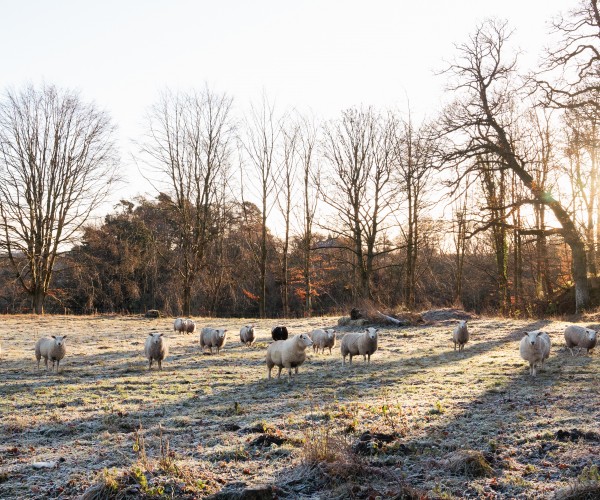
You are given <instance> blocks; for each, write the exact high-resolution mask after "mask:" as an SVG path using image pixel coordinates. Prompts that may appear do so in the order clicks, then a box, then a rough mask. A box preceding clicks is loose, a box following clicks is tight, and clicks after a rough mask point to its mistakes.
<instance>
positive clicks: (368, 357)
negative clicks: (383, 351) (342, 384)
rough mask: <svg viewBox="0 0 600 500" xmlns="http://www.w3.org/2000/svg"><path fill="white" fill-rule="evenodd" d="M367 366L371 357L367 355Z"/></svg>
mask: <svg viewBox="0 0 600 500" xmlns="http://www.w3.org/2000/svg"><path fill="white" fill-rule="evenodd" d="M367 364H368V365H370V364H371V355H370V354H367Z"/></svg>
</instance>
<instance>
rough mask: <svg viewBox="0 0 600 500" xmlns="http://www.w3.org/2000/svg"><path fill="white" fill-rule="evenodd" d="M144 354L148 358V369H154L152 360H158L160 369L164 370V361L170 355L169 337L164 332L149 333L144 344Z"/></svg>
mask: <svg viewBox="0 0 600 500" xmlns="http://www.w3.org/2000/svg"><path fill="white" fill-rule="evenodd" d="M144 354H145V355H146V357H147V358H148V370H151V369H152V362H153V361H157V362H158V369H159V370H162V362H163V360H164V359H165V358H166V357H167V356H168V355H169V346H168V344H167V339H166V338H165V337H163V334H162V333H149V334H148V338H147V339H146V344H145V345H144Z"/></svg>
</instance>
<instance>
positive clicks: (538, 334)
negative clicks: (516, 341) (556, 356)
mask: <svg viewBox="0 0 600 500" xmlns="http://www.w3.org/2000/svg"><path fill="white" fill-rule="evenodd" d="M551 345H552V343H551V342H550V337H549V336H548V334H547V333H546V332H543V331H541V330H534V331H532V332H524V334H523V338H522V339H521V344H520V346H519V352H520V353H521V357H522V358H523V359H524V360H525V361H529V371H530V373H531V375H533V376H534V377H535V374H536V367H537V366H538V365H539V366H540V367H543V366H544V361H545V360H546V359H547V358H548V356H549V355H550V347H551Z"/></svg>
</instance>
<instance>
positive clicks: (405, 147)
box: [394, 112, 434, 307]
mask: <svg viewBox="0 0 600 500" xmlns="http://www.w3.org/2000/svg"><path fill="white" fill-rule="evenodd" d="M397 128H398V129H399V130H398V137H397V141H396V142H395V147H396V152H395V160H396V161H395V162H394V164H395V165H396V168H395V172H396V175H397V177H398V183H399V189H400V190H401V191H402V192H403V194H404V196H405V204H406V207H407V218H406V222H405V224H404V225H403V226H404V227H406V230H405V231H404V234H405V240H406V265H405V269H406V274H405V280H404V287H403V298H404V304H405V305H406V306H407V307H412V306H414V304H415V292H416V285H417V279H416V278H417V259H418V255H419V246H420V243H421V241H420V232H419V230H420V221H421V217H422V215H423V211H424V210H425V209H426V208H427V207H428V206H430V205H431V201H430V200H428V199H427V194H428V191H430V190H431V187H432V186H431V182H430V180H431V175H432V172H433V158H434V142H433V135H432V134H431V133H430V129H429V127H428V126H427V125H425V124H423V125H422V126H421V127H420V128H415V126H414V125H413V123H412V118H411V115H410V112H409V114H408V119H407V120H404V121H402V122H400V123H398V124H397ZM401 227H402V226H401Z"/></svg>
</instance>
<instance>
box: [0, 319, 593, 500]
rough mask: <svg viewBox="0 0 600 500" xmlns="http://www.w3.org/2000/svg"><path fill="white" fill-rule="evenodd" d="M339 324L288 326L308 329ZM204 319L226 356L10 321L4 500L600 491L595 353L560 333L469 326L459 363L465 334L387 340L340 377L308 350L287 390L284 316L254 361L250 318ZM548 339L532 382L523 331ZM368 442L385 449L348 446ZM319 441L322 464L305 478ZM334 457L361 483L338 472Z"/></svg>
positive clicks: (0, 443) (389, 333) (333, 364)
mask: <svg viewBox="0 0 600 500" xmlns="http://www.w3.org/2000/svg"><path fill="white" fill-rule="evenodd" d="M336 320H337V318H312V319H306V320H287V321H282V322H281V323H282V324H286V325H287V326H288V328H289V329H290V332H291V333H301V332H306V331H310V330H311V329H312V328H316V327H323V326H333V325H335V324H336ZM196 321H197V324H198V330H199V329H200V328H201V327H203V326H215V327H216V326H224V327H227V328H228V329H229V337H228V342H227V344H226V346H225V348H224V350H223V351H222V352H221V354H220V355H218V356H217V355H208V354H202V353H201V352H200V350H199V345H198V335H197V334H193V335H186V334H180V333H174V332H173V331H172V323H173V320H172V319H158V320H150V319H144V318H139V317H120V316H117V317H112V316H111V317H108V316H98V317H71V316H45V317H39V318H38V317H28V316H2V317H0V342H1V344H2V359H1V361H0V395H1V403H0V498H2V499H5V498H6V499H9V498H76V497H78V496H79V495H81V494H82V493H83V492H84V491H85V490H86V489H87V488H89V487H90V485H94V484H98V485H99V486H98V489H97V490H96V493H94V490H90V491H88V498H101V497H102V495H104V497H110V496H111V495H112V496H113V497H119V495H121V496H126V495H130V496H132V497H135V496H138V497H139V496H144V495H145V496H147V497H152V496H153V495H154V496H159V495H161V494H162V495H164V496H166V497H169V498H171V497H175V498H196V497H198V496H203V495H208V494H211V493H215V492H218V491H219V490H221V489H222V488H224V487H225V488H226V489H231V488H234V487H237V488H242V487H245V486H252V485H255V484H272V485H275V486H276V492H277V495H278V496H279V497H286V496H287V497H290V498H300V497H304V498H332V497H335V496H338V497H339V498H344V497H351V496H353V497H356V498H367V497H369V496H372V497H373V498H375V497H376V496H377V495H380V496H382V497H393V496H394V495H400V494H402V493H403V492H405V493H406V492H407V491H409V490H408V489H407V488H408V487H409V486H410V487H414V488H416V491H417V493H418V492H421V493H423V492H427V495H428V496H429V497H431V498H455V497H456V498H464V497H471V498H548V497H552V495H553V494H554V492H555V491H556V490H559V489H561V488H564V487H567V486H573V485H576V484H577V482H578V481H579V482H581V481H583V480H590V479H591V480H598V479H600V474H599V473H598V467H599V466H600V429H599V428H598V427H599V425H600V396H599V392H600V385H599V382H600V362H599V357H598V354H597V353H596V354H594V355H592V356H586V355H580V356H577V357H571V355H570V354H569V353H568V351H567V350H566V349H565V348H564V342H563V339H562V330H563V329H564V326H565V324H566V323H565V322H562V321H539V322H533V321H519V320H505V319H485V318H484V319H477V320H473V321H471V322H470V323H469V325H470V330H471V335H472V336H471V341H470V342H469V344H467V346H466V348H465V350H464V352H463V353H458V352H455V351H454V350H453V346H452V343H451V341H450V336H451V330H452V328H453V325H454V324H455V323H456V322H455V321H446V322H441V323H437V324H434V325H428V326H420V327H407V328H390V327H386V328H382V329H381V330H380V348H379V350H378V351H377V353H376V354H375V355H374V356H373V357H372V363H371V365H370V366H366V365H363V364H362V360H356V358H355V364H354V365H353V366H352V367H349V366H346V367H342V364H341V357H340V353H339V347H337V346H336V348H335V349H334V354H333V355H332V356H329V355H327V354H326V355H322V354H319V355H316V354H313V353H312V351H311V352H310V354H309V355H308V358H307V361H306V363H305V364H304V365H303V366H302V367H300V374H299V376H298V378H297V380H295V382H294V383H292V384H288V383H287V382H286V381H285V380H283V379H282V380H280V381H278V380H272V381H267V380H266V367H265V363H264V356H265V350H266V347H267V345H268V342H269V341H270V333H269V332H270V327H271V326H272V325H273V324H274V322H273V321H272V320H265V321H258V322H256V323H257V334H258V343H257V344H256V346H254V347H252V348H247V347H244V346H242V345H241V344H240V342H239V334H238V332H239V328H240V326H242V325H243V324H245V323H246V321H244V320H238V319H226V320H218V319H207V318H197V319H196ZM587 325H588V326H594V325H593V324H589V323H587ZM542 327H543V328H544V329H545V330H546V331H548V333H550V336H551V338H552V341H553V348H552V353H551V356H550V359H549V361H548V363H547V365H546V368H545V370H542V371H541V372H540V373H539V375H538V376H537V377H536V378H532V377H531V376H530V375H529V373H528V368H527V366H526V364H525V362H524V361H523V360H521V359H520V357H519V353H518V345H519V340H520V337H521V335H520V332H522V331H523V330H525V329H534V328H542ZM151 331H160V332H165V335H166V336H167V337H168V338H169V341H170V351H171V353H170V356H169V357H168V358H167V360H166V361H165V362H164V364H163V371H162V372H158V371H154V370H152V371H151V372H149V371H148V368H147V362H146V361H145V359H144V357H143V344H144V341H145V339H146V336H147V334H148V333H149V332H151ZM343 333H344V332H343V331H341V332H340V335H343ZM52 334H60V335H67V346H68V347H67V349H68V352H67V356H66V358H65V359H64V360H63V361H62V364H61V370H60V372H59V373H58V374H51V373H46V372H45V371H44V370H40V371H38V370H37V369H36V363H35V358H34V349H33V348H34V344H35V341H36V340H37V339H38V338H40V337H41V336H46V335H52ZM338 344H339V341H338ZM356 361H358V362H356ZM42 366H43V363H42ZM365 432H370V433H371V434H373V433H376V432H379V433H382V436H381V439H382V440H379V441H378V440H374V441H371V442H367V443H366V446H363V447H362V448H360V447H359V448H356V447H354V448H352V445H355V444H356V443H357V442H358V440H359V438H360V436H361V435H363V440H364V439H366V438H364V436H365V435H364V433H365ZM367 437H368V435H367ZM386 439H387V441H388V442H386ZM320 443H323V444H325V445H329V446H330V448H331V450H329V452H326V453H324V454H323V456H322V457H321V458H320V460H321V459H322V460H323V461H324V462H325V463H326V465H327V467H316V468H315V467H314V466H312V468H311V466H310V465H309V464H307V461H308V459H309V455H310V452H311V449H312V450H314V446H316V445H318V444H320ZM311 446H312V448H311ZM462 449H470V450H476V451H480V452H482V454H483V458H484V459H485V460H486V461H487V462H488V463H489V465H490V466H491V472H488V475H485V474H483V475H479V474H477V473H472V471H471V470H470V469H469V468H468V467H466V468H465V470H460V469H456V467H454V466H453V464H454V463H455V462H454V459H455V458H456V453H457V451H458V450H462ZM338 459H339V460H342V461H346V462H348V463H350V465H351V466H352V467H354V469H353V471H354V472H352V473H349V474H345V473H344V472H343V471H340V470H337V469H336V468H335V467H334V466H332V465H331V463H328V464H327V461H330V462H334V461H335V460H338ZM34 464H35V466H34ZM313 465H314V464H313ZM317 465H318V464H317ZM346 465H348V464H346ZM36 467H41V468H36ZM318 475H321V476H322V477H321V478H320V479H319V478H316V476H318ZM323 477H325V479H326V480H323ZM368 477H371V478H372V481H369V480H367V479H365V478H368ZM90 492H92V493H90ZM94 494H96V496H95V497H94V496H93V495H94Z"/></svg>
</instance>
